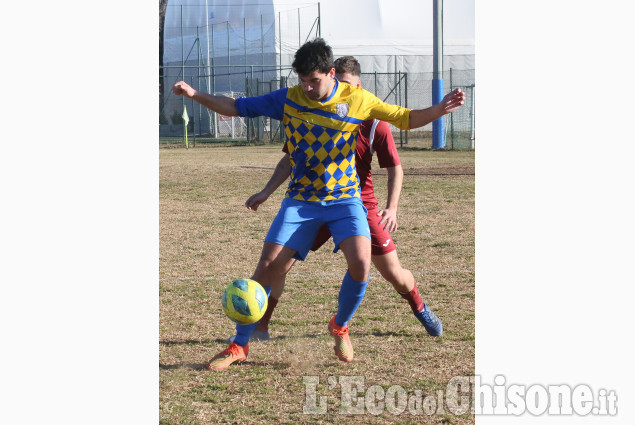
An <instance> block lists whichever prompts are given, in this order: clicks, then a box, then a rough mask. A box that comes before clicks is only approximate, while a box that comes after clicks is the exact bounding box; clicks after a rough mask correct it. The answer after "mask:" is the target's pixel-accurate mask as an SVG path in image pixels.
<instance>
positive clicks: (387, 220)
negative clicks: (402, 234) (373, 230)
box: [377, 208, 398, 233]
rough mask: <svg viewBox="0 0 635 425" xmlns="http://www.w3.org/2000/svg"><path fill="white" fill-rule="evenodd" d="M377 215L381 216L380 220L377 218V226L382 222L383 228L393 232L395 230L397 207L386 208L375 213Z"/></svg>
mask: <svg viewBox="0 0 635 425" xmlns="http://www.w3.org/2000/svg"><path fill="white" fill-rule="evenodd" d="M377 215H378V216H381V220H379V226H380V227H381V225H382V223H384V227H383V228H384V229H385V230H388V231H389V232H391V233H392V232H394V231H395V230H397V227H398V226H397V209H395V208H386V209H383V210H381V211H379V212H378V213H377Z"/></svg>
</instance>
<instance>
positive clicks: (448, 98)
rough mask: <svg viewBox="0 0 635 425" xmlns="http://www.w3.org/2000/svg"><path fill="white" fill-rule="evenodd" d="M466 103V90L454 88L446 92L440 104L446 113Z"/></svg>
mask: <svg viewBox="0 0 635 425" xmlns="http://www.w3.org/2000/svg"><path fill="white" fill-rule="evenodd" d="M464 103H465V92H464V91H463V90H461V89H460V88H456V89H454V90H452V91H451V92H450V93H448V94H446V95H445V96H444V97H443V99H442V100H441V102H440V103H439V105H441V107H442V108H443V113H444V114H449V113H451V112H454V111H456V110H457V109H459V108H460V107H461V105H463V104H464Z"/></svg>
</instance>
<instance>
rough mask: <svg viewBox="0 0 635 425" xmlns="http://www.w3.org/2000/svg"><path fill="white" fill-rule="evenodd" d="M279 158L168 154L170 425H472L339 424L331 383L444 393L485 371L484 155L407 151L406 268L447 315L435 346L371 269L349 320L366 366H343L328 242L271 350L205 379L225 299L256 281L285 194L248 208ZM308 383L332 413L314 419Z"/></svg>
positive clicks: (164, 335) (163, 216) (334, 265)
mask: <svg viewBox="0 0 635 425" xmlns="http://www.w3.org/2000/svg"><path fill="white" fill-rule="evenodd" d="M280 156H281V151H280V148H279V147H278V146H276V147H234V148H232V147H227V148H219V147H217V148H198V147H197V148H196V149H190V150H185V149H162V150H161V152H160V282H159V291H160V353H159V362H160V364H159V367H160V423H162V424H206V423H230V424H231V423H237V424H243V423H244V424H247V423H248V424H254V423H256V424H257V423H262V424H267V423H272V422H279V423H293V424H313V423H354V422H355V423H375V424H384V423H395V422H397V423H422V422H425V423H452V424H473V423H474V417H473V416H470V415H469V414H468V415H458V416H455V415H452V414H451V413H447V411H446V412H445V413H443V414H434V415H432V416H426V415H424V416H413V415H412V414H410V412H409V410H408V409H406V411H405V412H404V413H402V414H400V415H397V416H395V415H392V414H391V413H389V412H387V411H384V412H382V413H381V414H379V415H372V414H370V413H366V414H364V415H362V416H360V415H342V414H339V413H338V408H339V405H340V392H341V388H340V386H339V385H336V386H334V387H329V385H328V382H329V381H328V380H329V377H333V376H334V377H336V378H338V377H341V376H363V377H364V380H365V387H366V388H368V387H370V386H372V385H379V386H382V387H383V388H384V389H387V388H389V387H390V386H393V385H400V386H401V387H403V388H404V389H405V390H406V391H408V393H409V394H411V393H414V391H415V390H421V391H423V393H425V394H434V392H435V391H437V390H445V388H446V385H447V383H448V381H449V380H450V379H451V378H452V377H454V376H465V375H472V374H473V373H474V175H473V174H474V153H473V152H432V151H411V150H402V151H400V156H401V158H402V162H403V166H404V169H405V172H406V177H405V180H404V188H403V194H402V198H401V203H400V215H399V225H400V227H399V230H398V231H397V232H396V233H395V234H394V235H393V236H394V239H395V241H396V243H397V247H398V250H399V254H400V259H401V262H402V264H403V266H404V267H406V268H408V269H410V270H411V271H412V272H413V274H414V275H415V277H416V278H417V281H418V282H419V288H420V292H421V294H422V298H423V299H424V301H426V302H428V303H429V304H430V306H431V307H432V308H433V310H434V311H435V312H436V313H437V315H438V316H439V317H440V318H441V319H442V321H443V324H444V329H445V332H444V334H443V336H441V337H440V338H431V337H429V336H428V335H427V334H426V332H425V330H424V329H423V328H422V327H421V325H420V324H419V322H417V320H416V319H415V318H414V317H413V315H412V313H411V311H410V309H409V307H408V305H407V303H405V301H404V300H403V299H402V298H401V297H399V296H398V294H397V293H396V292H395V291H394V290H393V289H392V287H391V286H390V285H389V284H388V283H387V282H385V281H384V280H383V279H382V278H381V276H380V275H379V274H378V273H377V272H376V271H375V270H374V269H373V270H372V272H371V280H370V284H369V286H368V290H367V294H366V297H365V298H364V301H363V303H362V305H361V306H360V309H359V310H358V312H357V314H356V315H355V317H354V318H353V320H352V321H351V323H350V329H351V340H352V342H353V344H354V347H355V353H356V354H355V355H356V357H355V360H354V361H353V362H352V363H350V364H344V363H342V362H340V361H338V360H337V358H336V357H335V355H334V354H333V349H332V338H331V337H330V336H329V335H328V332H327V330H326V326H327V323H328V320H329V319H330V318H331V316H332V315H333V314H334V312H335V311H336V308H337V294H338V291H339V285H340V283H341V279H342V277H343V275H344V272H345V267H346V263H345V261H344V258H343V257H342V256H341V255H340V254H333V253H331V252H330V250H329V249H328V246H327V247H324V248H322V250H320V251H319V252H317V253H311V254H309V257H308V258H307V261H305V262H301V263H298V264H296V265H295V266H294V268H293V269H292V270H291V272H290V274H289V276H288V278H287V289H286V291H285V294H284V295H283V297H282V299H281V301H280V303H279V304H278V308H277V309H276V312H275V314H274V317H273V319H272V320H271V326H270V331H271V334H272V340H271V341H269V342H266V343H263V342H254V343H252V344H250V348H251V351H250V355H249V358H248V360H247V361H246V362H245V363H243V364H242V365H240V366H236V367H231V368H230V369H228V370H227V371H225V372H223V373H211V372H208V371H206V370H204V369H203V366H204V364H205V363H206V362H207V361H208V360H209V359H210V358H211V357H212V356H213V355H214V354H216V353H217V352H218V351H220V350H222V349H223V348H224V347H225V346H226V344H225V342H224V341H225V339H226V338H227V337H228V336H230V335H231V334H232V333H233V326H232V324H231V322H230V321H229V319H227V318H226V317H225V315H224V313H223V311H222V308H221V305H220V297H221V294H222V291H223V290H224V288H225V286H226V285H227V284H228V283H229V282H230V281H232V280H234V279H236V278H239V277H249V276H250V275H251V274H252V272H253V269H254V267H255V265H256V263H257V261H258V258H259V256H260V251H261V248H262V242H263V239H264V236H265V234H266V232H267V230H268V228H269V225H270V223H271V221H272V219H273V217H274V215H275V213H276V212H277V210H278V207H279V205H280V201H281V200H282V196H283V192H284V191H283V188H281V189H279V190H278V192H277V193H276V194H274V195H273V196H272V197H271V199H270V200H269V201H268V202H266V203H265V204H263V205H262V206H261V207H260V209H259V210H258V211H257V212H253V211H248V210H247V209H246V208H245V207H244V202H245V200H246V199H247V198H248V197H249V196H250V195H251V194H253V193H255V192H257V191H259V190H260V189H261V188H262V187H263V185H264V184H265V182H266V181H267V180H268V178H269V176H270V175H271V173H272V171H273V168H274V166H275V164H276V163H277V161H278V159H279V158H280ZM385 178H386V176H385V173H382V172H381V170H378V172H377V173H376V177H375V178H374V179H373V180H374V181H375V187H376V190H377V196H378V198H379V200H380V203H381V202H383V201H384V200H385V199H386V192H385V183H386V182H385ZM309 375H312V376H318V377H319V379H320V386H318V388H317V395H318V396H327V397H328V404H327V406H328V410H327V413H326V414H324V415H315V414H314V415H311V414H304V413H303V406H304V405H305V386H304V384H303V376H309ZM360 395H362V396H363V395H364V394H360ZM446 410H447V409H446Z"/></svg>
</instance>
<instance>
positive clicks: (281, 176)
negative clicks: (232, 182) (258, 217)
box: [245, 154, 291, 211]
mask: <svg viewBox="0 0 635 425" xmlns="http://www.w3.org/2000/svg"><path fill="white" fill-rule="evenodd" d="M289 175H291V155H289V154H285V156H283V157H282V158H281V159H280V161H278V165H276V169H275V170H274V171H273V174H272V175H271V178H270V179H269V181H268V182H267V184H266V185H265V188H264V189H262V190H261V191H260V192H258V193H255V194H253V195H251V196H250V197H249V199H247V202H245V206H246V207H247V209H248V210H253V211H256V210H257V209H258V207H259V206H260V204H262V203H263V202H265V201H266V200H267V199H269V196H271V194H272V193H273V192H275V191H276V189H277V188H278V187H279V186H280V185H281V184H282V183H284V182H285V181H286V180H287V179H288V178H289Z"/></svg>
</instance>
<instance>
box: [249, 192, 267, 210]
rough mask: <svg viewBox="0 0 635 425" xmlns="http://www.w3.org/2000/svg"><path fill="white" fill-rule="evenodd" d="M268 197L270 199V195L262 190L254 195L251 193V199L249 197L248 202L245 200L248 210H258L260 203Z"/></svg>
mask: <svg viewBox="0 0 635 425" xmlns="http://www.w3.org/2000/svg"><path fill="white" fill-rule="evenodd" d="M267 199H269V196H267V195H266V194H264V193H262V192H258V193H256V194H254V195H251V196H250V197H249V199H247V202H245V206H246V207H247V209H248V210H252V211H257V210H258V207H259V206H260V204H262V203H263V202H265V201H266V200H267Z"/></svg>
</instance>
